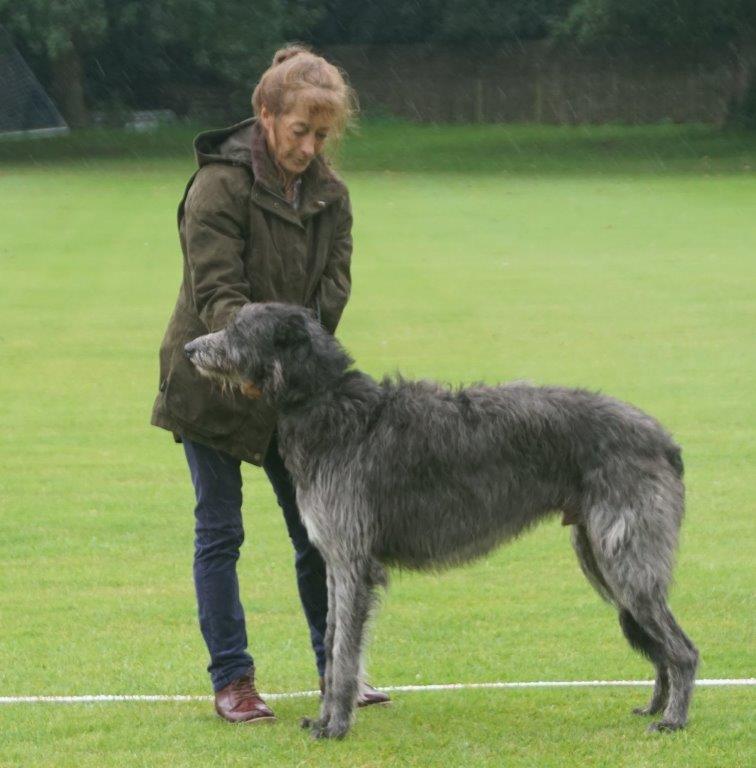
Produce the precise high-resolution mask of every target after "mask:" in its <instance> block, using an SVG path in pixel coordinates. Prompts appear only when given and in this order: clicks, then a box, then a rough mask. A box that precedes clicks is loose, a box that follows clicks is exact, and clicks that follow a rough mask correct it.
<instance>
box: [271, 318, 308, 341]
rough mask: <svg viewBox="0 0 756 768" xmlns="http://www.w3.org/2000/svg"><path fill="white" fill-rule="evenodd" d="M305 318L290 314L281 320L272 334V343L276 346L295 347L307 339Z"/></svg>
mask: <svg viewBox="0 0 756 768" xmlns="http://www.w3.org/2000/svg"><path fill="white" fill-rule="evenodd" d="M309 338H310V334H309V333H308V332H307V325H306V323H305V319H304V318H303V317H302V316H301V315H291V316H289V317H287V318H286V319H285V320H282V321H281V322H280V323H279V324H278V325H277V326H276V330H275V333H274V334H273V343H274V344H275V345H276V346H277V347H279V348H280V347H289V348H292V347H297V346H299V345H300V344H304V343H305V342H306V341H309Z"/></svg>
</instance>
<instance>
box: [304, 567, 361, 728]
mask: <svg viewBox="0 0 756 768" xmlns="http://www.w3.org/2000/svg"><path fill="white" fill-rule="evenodd" d="M328 573H329V578H330V579H332V582H330V584H331V585H332V587H333V593H334V600H333V609H334V610H333V611H331V610H330V603H329V619H330V614H331V613H333V614H334V632H333V637H332V654H331V658H330V662H331V663H330V664H329V665H328V667H329V668H328V673H327V679H326V693H325V697H324V699H323V710H322V712H321V720H320V721H318V722H317V723H315V724H313V736H315V737H316V738H337V739H338V738H341V737H342V736H344V735H345V734H346V732H347V731H348V730H349V726H350V725H351V723H352V718H353V715H354V710H355V703H356V700H357V693H358V687H359V672H360V651H361V648H362V639H363V634H364V631H365V622H366V621H367V618H368V614H369V612H370V605H371V596H370V586H369V580H368V568H367V565H366V564H365V563H359V562H351V563H339V564H333V565H332V564H330V563H329V565H328ZM329 600H330V594H329ZM329 624H330V620H329Z"/></svg>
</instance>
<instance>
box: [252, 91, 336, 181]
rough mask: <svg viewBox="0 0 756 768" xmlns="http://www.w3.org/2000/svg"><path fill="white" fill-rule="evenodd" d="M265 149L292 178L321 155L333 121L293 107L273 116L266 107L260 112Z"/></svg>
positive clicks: (324, 113) (326, 114)
mask: <svg viewBox="0 0 756 768" xmlns="http://www.w3.org/2000/svg"><path fill="white" fill-rule="evenodd" d="M260 121H261V122H262V125H263V128H264V129H265V135H266V139H267V141H268V149H269V150H270V152H271V154H272V155H273V157H274V158H275V160H276V162H277V163H278V165H279V166H280V167H281V168H282V169H283V171H284V172H285V173H286V174H288V175H292V176H298V175H299V174H300V173H303V172H304V171H305V169H306V168H307V166H308V165H309V164H310V163H311V162H312V159H313V158H314V157H315V155H318V154H320V152H321V151H322V149H323V144H324V143H325V140H326V138H328V134H329V133H330V131H331V130H332V129H333V124H334V118H333V116H332V115H329V114H328V113H327V112H322V113H317V112H315V113H313V112H311V111H309V110H308V109H306V108H304V107H302V106H297V105H295V106H294V108H293V109H292V110H290V111H289V112H287V113H286V114H284V115H278V116H276V115H273V113H272V112H269V111H268V109H267V108H266V107H262V109H261V110H260Z"/></svg>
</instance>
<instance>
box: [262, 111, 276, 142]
mask: <svg viewBox="0 0 756 768" xmlns="http://www.w3.org/2000/svg"><path fill="white" fill-rule="evenodd" d="M274 120H275V117H274V115H273V113H272V112H271V111H270V110H269V109H268V108H267V107H266V106H265V105H264V104H263V105H262V107H260V122H261V123H262V127H263V128H264V129H265V133H266V134H267V135H268V136H272V135H273V121H274Z"/></svg>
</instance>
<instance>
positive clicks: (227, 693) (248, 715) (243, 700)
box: [215, 674, 276, 723]
mask: <svg viewBox="0 0 756 768" xmlns="http://www.w3.org/2000/svg"><path fill="white" fill-rule="evenodd" d="M215 711H216V712H217V713H218V714H219V715H220V716H221V717H222V718H223V719H224V720H228V722H229V723H259V722H272V721H274V720H275V719H276V716H275V715H274V714H273V712H272V710H270V709H269V708H268V706H267V705H266V704H265V702H264V701H263V700H262V699H261V698H260V694H259V693H258V692H257V688H255V679H254V675H253V674H250V675H242V676H241V677H239V678H237V679H236V680H234V681H233V682H231V683H229V684H228V685H227V686H226V687H225V688H221V690H220V691H217V692H216V694H215Z"/></svg>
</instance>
